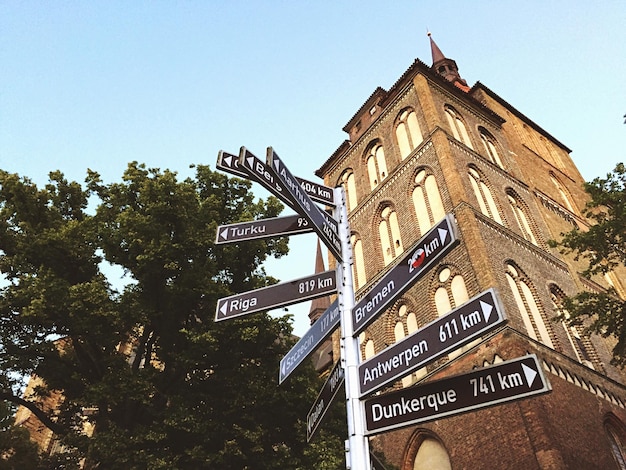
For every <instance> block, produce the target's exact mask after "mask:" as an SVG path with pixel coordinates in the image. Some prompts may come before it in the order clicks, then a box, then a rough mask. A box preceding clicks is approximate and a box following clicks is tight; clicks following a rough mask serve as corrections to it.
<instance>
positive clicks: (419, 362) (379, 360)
mask: <svg viewBox="0 0 626 470" xmlns="http://www.w3.org/2000/svg"><path fill="white" fill-rule="evenodd" d="M504 321H505V315H504V311H503V309H502V308H501V307H500V304H499V302H498V299H497V297H496V294H495V291H494V290H493V289H489V290H486V291H485V292H483V293H481V294H479V295H477V296H476V297H474V298H472V299H470V300H468V301H467V302H465V303H464V304H463V305H460V306H459V307H457V308H456V309H454V310H452V311H450V312H448V313H447V314H446V315H444V316H442V317H440V318H438V319H436V320H434V321H432V322H430V323H429V324H428V325H426V326H424V327H423V328H420V329H419V330H417V331H416V332H414V333H413V334H411V335H410V336H407V337H406V338H404V339H403V340H402V341H399V342H397V343H396V344H394V345H393V346H390V347H389V348H387V349H385V350H384V351H382V352H380V353H379V354H377V355H375V356H373V357H371V358H370V359H368V360H367V361H365V362H363V363H361V364H360V365H359V387H360V392H361V395H360V396H363V395H367V394H369V393H372V392H375V391H376V390H379V389H381V388H382V387H384V386H385V385H387V384H389V383H391V382H393V381H395V380H397V379H400V378H402V377H404V376H406V375H407V374H409V373H411V372H413V371H415V370H417V369H419V368H421V367H424V366H426V365H428V364H430V363H431V362H433V361H435V360H437V359H439V358H440V357H442V356H444V355H445V354H447V353H448V352H450V351H453V350H455V349H457V348H459V347H461V346H463V345H464V344H467V343H469V342H470V341H473V340H474V339H477V338H479V337H480V336H481V335H483V334H485V333H487V332H488V331H491V330H493V329H495V328H496V327H498V326H500V325H502V324H503V323H504Z"/></svg>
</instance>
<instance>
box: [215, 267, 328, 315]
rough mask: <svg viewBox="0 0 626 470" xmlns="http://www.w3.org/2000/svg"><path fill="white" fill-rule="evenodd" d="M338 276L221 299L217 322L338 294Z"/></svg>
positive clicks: (323, 275)
mask: <svg viewBox="0 0 626 470" xmlns="http://www.w3.org/2000/svg"><path fill="white" fill-rule="evenodd" d="M336 276H337V274H336V272H335V271H326V272H323V273H318V274H314V275H313V276H309V277H304V278H301V279H296V280H294V281H288V282H283V283H280V284H275V285H273V286H269V287H262V288H261V289H255V290H251V291H248V292H244V293H242V294H236V295H231V296H230V297H224V298H221V299H219V300H218V301H217V308H216V309H215V321H221V320H229V319H231V318H235V317H239V316H241V315H248V314H250V313H255V312H263V311H266V310H272V309H274V308H278V307H285V306H287V305H293V304H297V303H300V302H305V301H307V300H311V299H316V298H318V297H322V296H324V295H329V294H334V293H335V292H336V291H337V279H336Z"/></svg>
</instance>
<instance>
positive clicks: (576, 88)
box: [0, 0, 626, 334]
mask: <svg viewBox="0 0 626 470" xmlns="http://www.w3.org/2000/svg"><path fill="white" fill-rule="evenodd" d="M624 25H626V2H624V1H623V0H603V1H600V2H589V1H582V0H576V1H571V0H570V1H563V0H559V1H523V2H520V1H509V0H499V1H473V2H468V1H460V0H455V1H445V0H442V1H436V2H435V1H425V0H421V1H420V0H413V1H393V2H389V1H363V0H361V1H356V0H344V1H337V0H335V1H330V0H318V1H315V2H313V1H269V0H267V1H253V0H249V1H237V0H235V1H227V0H222V1H217V0H214V1H209V0H206V1H151V2H147V1H145V2H144V1H115V0H107V1H94V0H90V1H69V0H68V1H54V2H52V1H34V0H33V1H17V0H2V1H0V168H2V169H5V170H8V171H12V172H17V173H19V174H21V175H24V176H28V177H30V178H31V179H33V180H34V181H35V182H37V183H38V184H45V182H46V181H47V174H48V173H49V172H50V171H51V170H56V169H60V170H61V171H63V172H64V173H65V175H66V176H67V177H68V178H69V179H74V180H77V181H83V180H84V177H85V175H86V170H87V168H90V169H93V170H95V171H98V172H99V173H100V174H101V175H102V176H103V178H104V180H105V181H107V182H113V181H119V180H120V177H121V175H122V172H123V171H124V169H125V168H126V165H127V163H128V162H130V161H133V160H137V161H139V162H144V163H146V164H147V165H148V166H149V167H158V168H161V169H165V168H168V169H172V170H175V171H178V172H179V174H180V175H181V177H184V176H188V175H190V174H191V171H190V170H189V165H190V164H193V163H204V164H205V163H208V164H210V165H212V166H214V164H215V160H216V156H217V152H218V151H219V150H220V149H223V150H227V151H231V152H233V153H237V152H238V150H239V147H240V146H242V145H245V146H246V147H248V148H249V149H250V150H251V151H253V152H254V153H256V154H257V155H258V156H260V157H263V156H264V154H265V149H266V147H268V146H273V147H274V148H275V149H276V151H277V152H278V154H279V155H280V156H281V157H282V158H283V159H284V161H285V162H286V163H287V164H288V166H289V168H290V169H291V171H292V173H294V174H295V175H297V176H301V177H304V178H308V179H312V180H316V177H315V176H314V171H315V170H316V169H317V168H319V166H320V165H321V164H322V163H323V162H324V161H325V160H326V159H327V158H328V157H329V156H330V154H331V153H332V152H333V151H334V150H335V149H336V148H337V147H338V146H339V144H340V143H341V142H342V141H343V140H344V139H345V138H346V135H345V134H344V133H343V131H342V130H341V129H342V127H343V126H344V124H345V123H346V122H347V121H348V120H349V119H350V118H351V117H352V115H353V114H354V112H355V111H356V110H357V109H358V108H359V107H360V106H361V105H362V104H363V102H364V101H365V100H366V99H367V97H368V96H369V95H370V94H371V93H372V92H373V91H374V89H375V88H376V87H377V86H381V87H383V88H385V89H388V88H389V87H390V86H391V85H392V84H393V83H394V82H395V81H396V80H397V78H398V77H399V76H400V75H401V74H402V73H403V72H404V71H405V70H406V69H407V68H408V66H409V65H410V64H411V63H412V62H413V60H414V59H415V58H419V59H421V60H422V61H424V62H426V63H427V64H430V63H431V56H430V48H429V43H428V38H427V36H426V32H427V30H431V31H432V33H433V38H434V39H435V41H436V42H437V44H438V45H439V47H440V48H441V50H442V51H443V53H444V54H445V55H446V56H447V57H450V58H453V59H455V60H456V62H457V64H458V66H459V69H460V73H461V75H462V76H463V77H464V78H465V79H466V80H467V82H468V84H470V85H473V84H474V83H475V82H477V81H480V82H482V83H484V84H485V85H486V86H487V87H489V88H490V89H491V90H493V91H494V92H495V93H497V94H498V95H500V96H501V97H502V98H503V99H505V100H506V101H508V102H509V103H511V104H512V105H513V106H515V107H517V109H518V110H520V111H521V112H522V113H524V114H525V115H526V116H528V117H529V118H531V119H533V120H534V121H535V122H536V123H537V124H539V125H540V126H541V127H543V128H544V129H545V130H547V131H548V132H549V133H550V134H552V135H553V136H554V137H556V138H557V139H559V140H560V141H561V142H563V143H564V144H565V145H567V146H568V147H569V148H571V149H572V150H573V152H572V157H573V159H574V161H575V163H576V164H577V165H578V166H579V168H580V170H581V172H582V174H583V176H584V177H585V178H586V179H587V180H590V179H592V178H594V177H596V176H604V175H605V174H606V173H607V172H609V171H610V170H611V169H612V168H613V167H614V165H615V164H616V163H617V162H620V161H625V160H626V158H625V153H626V150H625V149H626V145H625V144H626V125H624V124H623V122H624V118H623V116H624V114H625V113H626V63H625V59H626V27H625V26H624ZM254 191H255V193H256V194H258V195H259V196H263V197H265V196H266V193H263V192H262V191H261V190H260V189H258V188H257V187H255V190H254ZM286 213H287V212H286ZM209 235H210V236H213V234H209ZM315 240H316V238H315V237H314V236H313V235H306V236H299V237H294V238H292V241H291V246H292V253H291V254H290V255H289V257H288V258H287V259H281V260H277V261H273V262H271V263H269V264H268V266H267V270H268V272H269V273H270V274H272V275H274V276H275V277H278V278H280V279H282V280H285V281H286V280H290V279H293V278H297V277H302V276H306V275H309V274H312V273H313V268H314V253H315ZM308 308H309V304H308V303H307V304H302V305H300V306H294V307H290V309H289V310H290V312H291V313H295V314H296V316H297V318H296V324H295V327H296V333H298V334H302V333H304V332H305V331H306V329H307V325H308V318H306V313H307V312H308Z"/></svg>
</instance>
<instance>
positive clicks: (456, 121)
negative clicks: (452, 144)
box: [445, 106, 474, 149]
mask: <svg viewBox="0 0 626 470" xmlns="http://www.w3.org/2000/svg"><path fill="white" fill-rule="evenodd" d="M445 111H446V118H447V119H448V124H450V129H451V130H452V135H453V136H454V138H455V139H456V140H459V141H461V142H463V143H464V144H465V145H467V146H468V147H469V148H471V149H474V147H473V146H472V141H471V140H470V136H469V134H468V133H467V128H466V127H465V123H464V122H463V119H461V117H460V115H459V113H457V111H456V110H455V109H454V108H453V107H452V106H446V108H445Z"/></svg>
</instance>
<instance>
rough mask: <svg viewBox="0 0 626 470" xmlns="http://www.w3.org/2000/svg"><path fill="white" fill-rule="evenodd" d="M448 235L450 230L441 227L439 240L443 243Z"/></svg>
mask: <svg viewBox="0 0 626 470" xmlns="http://www.w3.org/2000/svg"><path fill="white" fill-rule="evenodd" d="M447 236H448V231H447V230H444V229H442V228H440V229H439V241H440V242H441V243H442V244H443V242H445V241H446V237H447Z"/></svg>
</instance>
